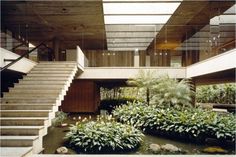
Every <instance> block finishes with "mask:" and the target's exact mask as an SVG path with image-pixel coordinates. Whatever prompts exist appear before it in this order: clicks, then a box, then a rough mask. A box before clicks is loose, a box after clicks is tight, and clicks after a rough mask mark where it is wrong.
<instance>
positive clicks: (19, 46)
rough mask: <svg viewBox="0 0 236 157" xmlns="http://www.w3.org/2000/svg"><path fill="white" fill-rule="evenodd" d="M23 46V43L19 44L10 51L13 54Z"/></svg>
mask: <svg viewBox="0 0 236 157" xmlns="http://www.w3.org/2000/svg"><path fill="white" fill-rule="evenodd" d="M23 45H25V43H21V44H19V45H16V46H15V47H13V48H12V49H11V51H12V52H14V51H15V49H17V48H18V47H21V46H23Z"/></svg>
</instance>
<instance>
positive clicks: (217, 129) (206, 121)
mask: <svg viewBox="0 0 236 157" xmlns="http://www.w3.org/2000/svg"><path fill="white" fill-rule="evenodd" d="M113 114H114V116H115V117H116V118H117V119H118V120H119V121H121V122H123V123H127V124H131V125H133V126H135V127H137V128H140V129H142V130H143V131H145V132H147V133H158V134H162V135H166V136H172V137H179V138H181V139H190V140H193V141H205V139H206V138H215V139H219V140H221V141H232V142H235V135H236V119H235V116H234V115H233V114H227V115H220V114H218V113H215V112H212V111H209V110H203V109H200V108H186V109H185V110H176V109H175V108H167V109H163V108H157V107H156V106H155V105H151V106H147V105H143V104H141V103H137V104H136V103H129V104H128V105H123V106H120V107H118V108H116V109H115V110H114V111H113Z"/></svg>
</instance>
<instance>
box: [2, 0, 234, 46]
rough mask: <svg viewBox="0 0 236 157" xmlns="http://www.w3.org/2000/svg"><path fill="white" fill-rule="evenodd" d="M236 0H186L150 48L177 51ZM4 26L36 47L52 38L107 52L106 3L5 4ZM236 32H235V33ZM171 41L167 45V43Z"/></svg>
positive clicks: (82, 0) (96, 0) (86, 0)
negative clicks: (154, 46) (187, 39)
mask: <svg viewBox="0 0 236 157" xmlns="http://www.w3.org/2000/svg"><path fill="white" fill-rule="evenodd" d="M234 4H235V2H234V1H211V0H202V1H190V0H183V2H182V3H181V5H180V6H179V7H178V9H177V10H176V11H175V13H174V14H173V16H172V17H171V18H170V19H169V21H168V22H167V24H166V25H167V27H165V26H164V27H162V29H161V31H160V32H159V33H158V35H157V38H156V40H154V41H152V43H151V44H150V46H149V49H152V48H153V45H155V44H154V42H156V47H158V48H162V49H173V48H175V47H177V46H179V45H180V43H181V42H183V40H184V39H186V38H189V37H190V36H192V35H193V34H194V33H196V32H198V31H199V30H200V29H201V28H203V27H204V26H206V25H207V24H209V19H210V18H212V17H213V16H215V15H218V14H219V8H220V13H223V12H224V11H225V10H227V9H228V8H230V7H231V6H233V5H234ZM1 25H2V29H4V28H7V29H9V30H11V31H12V32H14V33H15V34H16V35H18V34H19V33H20V34H21V36H25V38H27V39H28V40H29V41H30V42H32V43H33V44H35V45H36V44H38V43H39V42H42V41H45V40H48V39H52V38H54V37H57V38H59V39H60V40H61V41H63V45H64V48H66V49H70V48H75V46H76V45H80V47H81V48H82V49H106V48H107V43H106V33H105V25H104V18H103V7H102V0H77V1H69V0H67V1H49V0H48V1H1ZM234 33H235V30H234ZM166 41H167V42H166Z"/></svg>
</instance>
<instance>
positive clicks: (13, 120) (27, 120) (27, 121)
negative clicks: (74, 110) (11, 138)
mask: <svg viewBox="0 0 236 157" xmlns="http://www.w3.org/2000/svg"><path fill="white" fill-rule="evenodd" d="M0 121H1V125H2V126H39V125H46V126H48V125H49V124H48V118H44V117H0Z"/></svg>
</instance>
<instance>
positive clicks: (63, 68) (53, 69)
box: [32, 66, 73, 71]
mask: <svg viewBox="0 0 236 157" xmlns="http://www.w3.org/2000/svg"><path fill="white" fill-rule="evenodd" d="M32 70H33V71H45V70H46V71H47V70H50V71H71V70H73V67H38V66H35V67H34V68H33V69H32Z"/></svg>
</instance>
